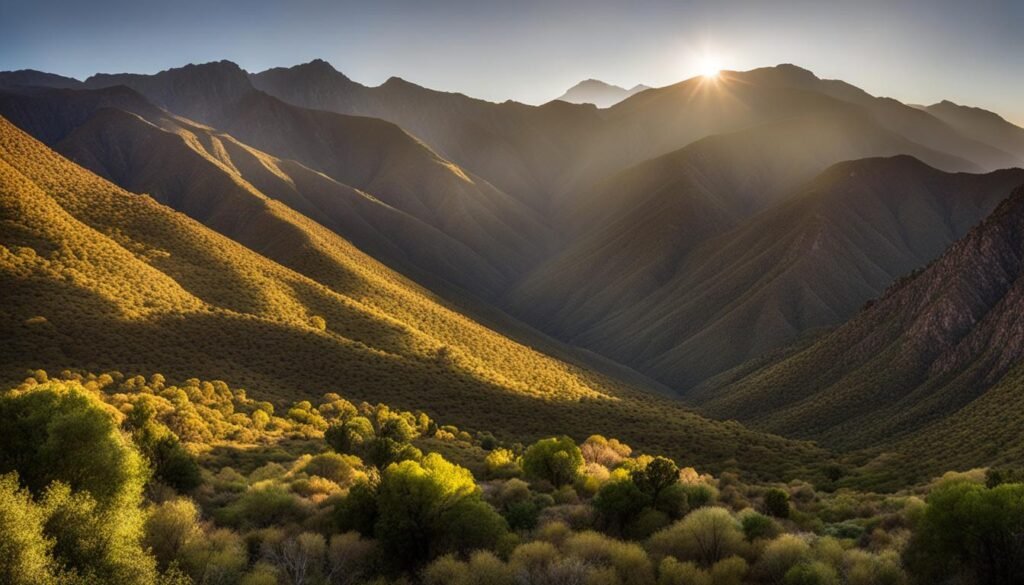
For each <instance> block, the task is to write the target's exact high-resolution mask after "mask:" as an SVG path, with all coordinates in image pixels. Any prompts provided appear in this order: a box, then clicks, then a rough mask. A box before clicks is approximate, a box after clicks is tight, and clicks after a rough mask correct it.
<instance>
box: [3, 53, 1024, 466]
mask: <svg viewBox="0 0 1024 585" xmlns="http://www.w3.org/2000/svg"><path fill="white" fill-rule="evenodd" d="M570 102H581V103H570ZM595 105H596V106H598V107H595ZM0 116H2V117H3V118H4V119H5V122H4V126H3V130H4V134H3V135H4V151H3V153H4V157H5V158H4V160H5V172H4V176H5V177H6V182H5V186H4V196H5V202H6V203H5V205H6V206H7V212H6V213H5V219H4V221H5V225H7V226H8V227H10V228H11V229H10V230H8V229H5V232H4V233H5V235H4V241H3V242H2V244H3V246H4V248H3V250H4V251H5V261H4V272H3V274H4V285H5V287H6V286H8V285H10V287H11V288H10V289H9V290H16V291H18V294H17V295H16V296H18V297H19V298H22V297H23V299H24V300H23V302H19V303H16V304H12V305H11V306H9V307H7V308H6V309H5V311H6V317H5V323H7V324H8V326H9V327H11V329H10V330H8V331H7V332H6V333H8V334H10V335H12V336H15V337H16V338H17V339H18V340H19V342H18V344H17V345H13V346H10V347H9V348H8V351H6V352H4V353H5V355H4V356H3V359H2V360H0V363H2V364H3V366H2V367H3V376H4V378H5V379H15V378H17V377H18V374H19V372H21V371H23V370H24V369H25V368H26V367H32V368H35V367H45V368H47V369H61V368H65V367H69V368H70V367H79V368H81V367H102V368H126V369H131V370H133V371H136V370H139V371H141V370H147V369H148V370H158V371H165V372H166V373H170V374H174V373H176V372H180V373H182V374H184V373H185V372H186V371H188V372H189V373H190V374H195V375H200V374H201V375H202V376H204V377H208V378H216V377H225V376H228V377H231V378H232V379H231V380H230V382H231V384H232V386H237V385H245V386H247V387H248V388H249V389H250V390H251V391H253V392H255V393H259V394H261V395H263V396H267V397H277V398H284V397H289V398H295V396H296V395H301V394H302V393H304V392H307V390H305V388H308V387H309V386H311V385H315V386H320V387H325V386H330V385H331V384H335V383H345V384H351V386H352V388H351V389H350V390H349V392H350V393H351V394H352V395H354V396H358V397H360V398H364V399H366V400H371V401H373V400H379V401H383V400H386V401H387V402H389V403H391V404H395V405H396V406H399V407H402V408H420V409H425V410H428V411H438V412H440V411H443V412H444V413H445V418H446V419H447V420H453V421H454V422H457V423H458V424H460V425H463V424H465V425H467V426H469V427H474V426H475V427H477V428H492V429H496V430H497V431H498V432H503V433H506V434H508V435H509V436H513V435H514V434H515V433H517V432H523V431H525V433H526V434H528V435H530V434H531V433H532V435H530V436H534V435H536V436H539V434H540V433H543V432H544V431H543V430H542V429H548V430H550V429H551V428H562V429H565V431H566V432H570V433H572V434H576V435H580V436H581V437H582V436H585V435H587V434H590V433H591V432H599V431H601V430H602V429H605V428H609V429H616V430H615V434H616V436H620V437H623V438H628V439H630V440H631V442H635V443H636V444H640V445H644V446H647V445H650V446H651V448H654V447H657V449H659V450H660V451H665V452H671V453H675V454H676V455H678V456H680V457H684V458H689V459H693V460H695V461H696V460H699V461H700V463H701V464H704V465H709V466H712V467H714V468H715V469H723V468H726V467H728V466H736V467H740V468H743V469H746V470H753V471H754V472H757V473H763V474H766V475H771V474H773V473H774V474H775V475H779V476H781V475H786V474H791V473H792V472H793V471H794V470H796V469H797V468H798V467H800V466H810V465H812V464H814V463H815V462H817V463H820V462H823V461H825V460H827V459H828V457H829V455H828V453H827V452H826V451H825V450H824V449H821V448H819V447H817V446H814V445H812V444H810V443H807V442H805V441H807V440H813V441H816V442H818V443H819V444H820V445H821V446H822V447H824V448H825V449H830V450H834V451H836V452H844V453H845V452H852V453H858V454H861V455H859V457H860V459H856V458H855V461H856V462H857V464H858V465H859V464H864V465H867V466H869V467H870V466H871V465H874V463H873V462H874V461H875V460H874V459H872V458H873V457H876V456H877V457H882V455H883V454H887V453H896V454H897V456H893V457H888V458H886V459H885V461H887V462H888V466H887V467H885V470H884V473H883V472H881V471H878V472H877V475H876V476H872V477H874V479H873V481H879V482H884V481H888V480H887V479H886V478H887V477H890V476H892V475H893V474H927V473H930V472H933V471H935V470H936V468H935V466H934V465H932V461H931V460H925V459H923V458H921V457H917V458H916V459H915V457H914V456H915V455H917V454H920V453H921V452H922V450H923V449H924V447H923V445H927V444H928V442H929V441H935V440H937V437H940V436H944V435H945V436H949V435H954V434H955V435H956V436H967V435H968V434H970V433H971V431H972V429H975V428H986V429H988V428H993V427H998V428H1000V430H999V431H998V433H997V434H985V433H980V434H979V435H978V437H979V438H977V439H973V438H972V439H971V440H969V441H965V442H964V443H963V449H962V451H961V452H959V453H958V454H957V455H956V456H955V457H954V456H953V454H952V453H951V454H950V457H949V458H947V459H946V461H955V462H956V463H957V464H962V465H964V466H971V465H982V464H989V463H1013V462H1016V461H1018V460H1020V461H1022V462H1024V453H1018V450H1016V449H1012V448H1009V447H1007V448H1006V449H1002V450H993V449H992V448H991V447H989V446H986V445H991V444H992V443H991V441H997V444H1006V445H1010V444H1011V443H1012V441H1014V440H1016V439H1017V438H1018V436H1019V435H1018V430H1019V429H1020V430H1024V426H1021V425H1018V424H1016V423H1012V424H1007V421H1005V420H1004V419H1001V418H1000V416H1001V410H1000V408H999V405H1000V404H1006V403H1008V402H1007V401H1010V402H1012V401H1013V400H1015V399H1014V398H1013V396H1014V395H1015V394H1014V392H1015V390H1016V389H1018V388H1019V379H1020V373H1019V372H1018V371H1017V369H1018V368H1016V365H1017V364H1018V363H1019V362H1020V357H1021V356H1020V352H1019V351H1018V350H1019V349H1020V348H1019V347H1018V345H1020V344H1018V343H1017V341H1018V337H1021V333H1020V332H1019V331H1018V329H1019V325H1018V323H1017V321H1016V319H1015V315H1017V314H1020V313H1019V311H1017V310H1016V309H1018V308H1019V307H1016V304H1015V303H1017V301H1016V300H1015V299H1016V296H1017V295H1018V292H1017V288H1018V284H1017V282H1018V276H1019V267H1018V266H1017V263H1018V261H1019V260H1020V258H1021V257H1022V253H1021V252H1022V250H1021V248H1020V246H1021V240H1020V237H1019V234H1018V233H1017V232H1018V231H1019V230H1018V229H1017V228H1019V227H1020V225H1021V222H1022V221H1024V215H1022V213H1024V209H1022V205H1021V204H1020V201H1022V199H1021V194H1020V191H1019V189H1018V188H1019V187H1020V186H1021V185H1024V170H1021V169H1020V168H1017V167H1022V166H1024V129H1021V128H1018V127H1016V126H1014V125H1012V124H1010V123H1009V122H1007V121H1006V120H1004V119H1003V118H1001V117H999V116H998V115H996V114H994V113H991V112H986V111H984V110H979V109H976V108H969V107H965V106H960V105H956V104H953V103H950V102H940V103H937V104H935V105H932V106H912V105H907V104H903V103H901V102H899V101H897V100H894V99H891V98H885V97H876V96H872V95H870V94H868V93H866V92H864V91H862V90H860V89H858V88H856V87H854V86H852V85H849V84H847V83H845V82H842V81H837V80H825V79H820V78H818V77H817V76H815V75H814V74H813V73H811V72H809V71H807V70H804V69H801V68H799V67H796V66H793V65H779V66H776V67H768V68H762V69H755V70H752V71H746V72H735V71H724V72H722V73H721V74H720V76H719V77H718V78H705V77H701V78H694V79H689V80H685V81H682V82H680V83H677V84H674V85H670V86H666V87H661V88H646V87H641V86H638V87H637V88H634V89H633V90H629V91H627V90H624V89H623V88H615V87H614V86H607V85H606V84H601V83H600V82H595V81H593V80H591V81H588V82H584V83H582V84H580V85H578V86H576V87H575V88H573V89H572V90H570V92H567V94H566V95H565V96H563V97H562V98H560V99H559V100H554V101H552V102H550V103H547V104H543V105H540V106H530V105H526V104H520V103H516V102H512V101H507V102H504V103H493V102H487V101H484V100H478V99H475V98H471V97H468V96H465V95H462V94H457V93H446V92H441V91H435V90H432V89H428V88H424V87H420V86H417V85H415V84H412V83H409V82H406V81H404V80H401V79H399V78H391V79H389V80H388V81H387V82H385V83H383V84H381V85H380V86H376V87H369V86H365V85H362V84H360V83H358V82H355V81H353V80H351V79H349V78H348V77H346V76H345V75H344V74H343V73H341V72H339V71H337V70H336V69H334V68H333V67H332V66H331V65H330V64H328V63H327V62H325V61H321V60H315V61H312V62H310V63H306V64H302V65H298V66H295V67H291V68H276V69H270V70H267V71H263V72H258V73H250V72H247V71H244V70H243V69H241V68H240V67H238V66H237V65H236V64H234V63H231V62H228V61H220V62H215V63H207V64H199V65H188V66H185V67H181V68H176V69H170V70H167V71H163V72H160V73H157V74H152V75H148V74H97V75H94V76H92V77H90V78H88V79H86V80H84V81H78V80H75V79H70V78H66V77H61V76H57V75H52V74H48V73H42V72H35V71H17V72H5V73H0ZM1011 193H1015V194H1014V195H1012V196H1011ZM142 194H145V196H140V195H142ZM48 218H49V219H48ZM100 259H102V260H100ZM111 281H113V282H111ZM87 337H88V338H90V339H93V340H94V341H93V342H91V343H89V344H81V343H79V341H80V340H82V339H85V338H87ZM127 339H131V340H133V342H132V343H127V342H126V341H125V340H127ZM30 354H32V357H31V358H30V359H27V358H26V356H27V355H30ZM186 366H187V367H186ZM197 368H199V369H200V370H202V371H197ZM680 401H681V402H680ZM690 406H692V407H695V408H697V409H698V410H699V411H700V412H701V413H702V414H704V415H708V416H711V417H713V418H719V419H737V420H739V421H740V422H742V423H744V424H745V425H749V426H751V427H753V429H755V430H750V429H748V428H746V427H744V426H740V425H738V424H736V423H735V422H724V423H723V422H716V421H714V420H709V419H708V418H705V417H703V416H700V415H698V414H696V413H695V412H694V411H693V410H691V409H690V408H689V407H690ZM997 421H1002V422H1001V423H1000V422H997ZM1000 424H1001V425H1002V426H1000ZM619 429H632V433H633V434H632V435H630V434H627V433H626V432H625V431H622V430H619ZM993 433H995V431H993ZM698 436H699V437H701V438H700V439H697V438H696V437H698ZM781 436H786V437H792V438H793V439H784V438H781ZM982 437H984V438H985V440H983V439H982ZM986 441H988V442H986ZM773 451H775V452H777V453H780V454H781V455H780V459H781V460H782V461H785V462H787V463H785V464H784V465H781V466H777V465H776V464H775V463H773V462H771V461H762V459H764V457H765V454H766V453H770V452H773ZM883 452H884V453H883ZM800 461H802V462H803V463H799V462H800ZM904 461H916V463H914V464H912V465H911V464H903V463H900V464H899V465H892V463H893V462H904ZM779 467H781V468H782V470H783V471H782V472H778V471H777V469H778V468H779ZM876 467H877V466H875V467H870V469H873V470H875V469H876ZM876 471H877V470H876ZM872 473H875V472H874V471H873V472H872ZM886 474H889V475H888V476H887V475H886ZM901 477H904V476H903V475H901Z"/></svg>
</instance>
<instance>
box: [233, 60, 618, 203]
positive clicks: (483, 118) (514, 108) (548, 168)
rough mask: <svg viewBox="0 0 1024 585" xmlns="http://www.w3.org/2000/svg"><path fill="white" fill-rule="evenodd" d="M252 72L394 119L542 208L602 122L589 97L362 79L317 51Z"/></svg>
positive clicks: (358, 111)
mask: <svg viewBox="0 0 1024 585" xmlns="http://www.w3.org/2000/svg"><path fill="white" fill-rule="evenodd" d="M252 80H253V84H254V85H255V86H256V87H257V88H259V89H261V90H263V91H266V92H267V93H269V94H271V95H274V96H276V97H279V98H281V99H282V100H284V101H286V102H289V103H293V104H297V105H300V106H304V107H309V108H315V109H320V110H328V111H332V112H339V113H343V114H351V115H358V116H369V117H374V118H380V119H383V120H388V121H391V122H394V123H395V124H398V125H399V126H401V127H402V128H404V129H405V130H407V131H409V132H410V133H412V134H413V135H414V136H416V137H417V138H420V139H421V140H423V141H425V142H426V143H427V144H429V145H430V146H431V147H432V148H434V149H435V150H437V151H438V152H439V153H440V154H442V155H443V156H445V157H446V158H449V159H451V160H453V161H456V162H458V163H459V164H460V165H462V166H464V167H466V168H467V169H470V170H471V171H472V172H474V173H476V174H479V175H481V176H483V177H485V178H486V179H487V180H488V181H490V182H492V183H494V184H495V185H496V186H498V187H499V188H500V189H502V190H503V191H505V192H507V193H509V194H511V195H514V196H516V197H517V198H519V199H520V200H521V201H523V202H524V203H526V204H527V205H530V206H531V207H533V208H535V209H547V207H548V204H549V201H550V199H551V198H552V197H553V196H554V195H555V194H556V193H558V192H560V191H561V190H562V189H563V188H564V187H565V185H564V184H563V183H564V179H563V176H564V175H565V173H566V169H568V168H570V167H572V166H573V165H575V164H576V163H575V160H576V151H577V150H578V149H579V148H580V145H581V144H584V143H587V142H590V141H592V140H596V139H597V132H598V131H599V129H600V124H601V117H600V115H599V114H598V112H597V110H596V109H595V108H594V107H593V106H590V105H586V106H582V105H575V104H568V103H565V102H557V101H556V102H552V103H548V104H545V105H543V106H528V105H525V104H520V103H516V102H512V101H508V102H504V103H500V104H497V103H492V102H487V101H484V100H479V99H474V98H470V97H468V96H465V95H463V94H459V93H448V92H441V91H435V90H431V89H427V88H424V87H420V86H418V85H416V84H413V83H409V82H407V81H405V80H402V79H399V78H397V77H393V78H391V79H389V80H387V82H385V83H383V84H382V85H380V86H378V87H367V86H364V85H361V84H359V83H357V82H355V81H352V80H351V79H349V78H348V77H346V76H345V75H344V74H342V73H341V72H339V71H337V70H335V69H334V68H333V67H332V66H331V65H330V64H329V63H327V62H325V61H322V60H319V59H317V60H314V61H311V62H309V63H305V64H302V65H296V66H294V67H290V68H275V69H269V70H267V71H263V72H260V73H257V74H253V75H252Z"/></svg>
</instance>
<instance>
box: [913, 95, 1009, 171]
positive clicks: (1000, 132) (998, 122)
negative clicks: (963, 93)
mask: <svg viewBox="0 0 1024 585" xmlns="http://www.w3.org/2000/svg"><path fill="white" fill-rule="evenodd" d="M924 109H925V110H926V111H927V112H928V113H929V114H931V115H933V116H935V117H936V118H939V119H940V120H942V121H943V122H945V123H947V124H949V125H950V126H951V127H953V128H955V129H956V130H957V131H958V132H960V133H961V134H963V135H964V136H969V137H971V138H973V139H974V140H978V141H980V142H985V143H988V144H991V145H993V146H996V147H999V148H1001V149H1002V150H1004V151H1006V152H1008V153H1011V154H1012V155H1014V156H1015V157H1017V161H1016V164H1017V165H1018V166H1021V165H1024V128H1021V127H1019V126H1016V125H1014V124H1011V123H1010V122H1007V121H1006V120H1005V119H1003V117H1002V116H1000V115H999V114H996V113H993V112H989V111H988V110H983V109H981V108H972V107H969V106H961V105H958V104H954V103H953V102H951V101H942V102H939V103H937V104H933V105H931V106H928V107H926V108H924Z"/></svg>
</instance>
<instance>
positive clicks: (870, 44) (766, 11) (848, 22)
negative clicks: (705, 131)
mask: <svg viewBox="0 0 1024 585" xmlns="http://www.w3.org/2000/svg"><path fill="white" fill-rule="evenodd" d="M0 17H2V18H0V70H17V69H36V70H40V71H46V72H50V73H56V74H59V75H65V76H69V77H74V78H78V79H84V78H85V77H88V75H91V74H94V73H100V72H103V73H155V72H157V71H161V70H165V69H168V68H174V67H180V66H182V65H184V64H186V63H190V62H191V63H203V62H210V61H217V60H222V59H226V60H230V61H233V62H235V63H237V64H238V65H239V66H240V67H242V68H244V69H245V70H247V71H250V72H257V71H262V70H265V69H269V68H272V67H282V66H284V67H287V66H292V65H296V64H300V63H305V62H308V61H311V60H313V59H315V58H321V59H324V60H326V61H328V62H329V63H331V64H332V65H333V66H334V67H335V68H336V69H337V70H338V71H340V72H342V73H344V74H345V75H346V76H348V77H349V78H351V79H353V80H355V81H358V82H360V83H362V84H364V85H369V86H375V85H379V84H380V83H383V82H384V81H385V80H387V79H388V78H389V77H393V76H394V77H400V78H402V79H405V80H408V81H410V82H412V83H416V84H417V85H421V86H424V87H429V88H432V89H437V90H441V91H452V92H459V93H463V94H466V95H468V96H471V97H475V98H479V99H484V100H488V101H493V102H503V101H506V100H509V99H511V100H514V101H518V102H521V103H525V104H533V105H537V104H541V103H545V102H548V101H550V100H553V99H556V98H557V97H559V96H560V95H562V93H563V92H565V91H566V90H567V89H569V88H570V87H572V86H573V85H575V84H577V83H579V82H580V81H583V80H585V79H591V78H592V79H598V80H601V81H604V82H606V83H609V84H612V85H618V86H620V87H624V88H631V87H633V86H634V85H637V84H644V85H648V86H651V87H662V86H665V85H670V84H672V83H676V82H678V81H682V80H685V79H688V78H691V77H694V76H697V75H699V74H700V73H701V71H702V69H703V68H706V67H707V64H708V63H709V62H710V63H714V66H715V67H718V68H721V69H728V70H735V71H744V70H749V69H754V68H757V67H761V66H772V65H775V64H781V63H792V64H795V65H797V66H799V67H802V68H805V69H808V70H810V71H812V72H814V73H815V75H817V76H818V77H820V78H822V79H841V80H843V81H846V82H848V83H851V84H853V85H855V86H857V87H859V88H861V89H863V90H865V91H867V92H868V93H871V94H872V95H876V96H885V97H893V98H895V99H898V100H899V101H902V102H904V103H907V104H922V105H927V104H933V103H937V102H941V101H943V100H949V101H952V102H954V103H957V104H962V105H969V106H973V107H979V108H983V109H986V110H990V111H993V112H996V113H998V114H999V115H1001V116H1003V117H1004V118H1005V119H1007V120H1009V121H1011V122H1013V123H1014V124H1017V125H1019V126H1021V125H1024V79H1020V78H1019V77H1018V76H1016V75H1015V73H1016V72H1017V71H1019V70H1020V67H1021V66H1022V65H1024V57H1022V56H1024V39H1022V38H1021V37H1020V35H1019V34H1017V33H1016V31H1018V30H1019V29H1020V27H1021V26H1024V5H1020V4H1014V3H1013V2H1011V1H1009V0H986V1H984V2H981V3H975V4H974V5H972V6H961V5H959V4H958V3H956V2H951V1H945V0H943V1H942V2H927V1H926V0H910V1H908V2H903V3H901V4H900V5H898V6H889V5H887V4H886V3H885V2H881V1H880V0H872V1H870V2H860V3H838V4H830V5H829V6H819V5H816V4H814V3H810V2H804V1H803V0H789V1H788V2H785V3H781V4H779V3H776V4H773V5H772V6H763V5H761V4H760V3H758V2H755V1H754V0H737V1H734V2H729V3H720V4H719V3H704V2H665V1H651V2H645V3H643V4H641V5H635V6H628V7H626V6H620V5H617V4H616V3H614V2H611V1H610V0H608V1H604V0H602V1H600V2H596V3H593V2H591V3H584V2H581V1H577V0H570V1H566V2H560V3H556V4H549V3H543V2H532V1H531V2H526V3H518V4H517V5H516V6H507V5H501V4H491V3H483V4H482V5H477V4H476V3H470V2H467V1H464V0H449V1H446V2H442V3H441V4H439V5H435V6H429V7H428V6H421V5H419V4H418V3H414V2H408V1H394V2H385V3H380V4H376V5H373V6H364V5H360V4H359V3H352V2H341V3H331V2H326V1H324V0H302V1H301V2H297V3H291V4H289V5H288V6H280V5H278V4H277V3H274V2H271V1H269V0H257V1H255V2H247V3H241V2H239V1H238V0H230V1H228V2H224V3H220V4H218V5H216V6H205V5H204V4H203V3H201V2H199V1H198V0H182V2H179V3H176V4H175V5H173V6H171V5H168V4H166V3H159V2H140V3H135V2H128V1H126V0H100V1H98V2H91V3H89V4H88V5H82V3H72V2H67V1H66V0H47V1H42V2H34V3H31V4H20V5H0ZM837 23H838V24H837ZM951 41H952V42H951Z"/></svg>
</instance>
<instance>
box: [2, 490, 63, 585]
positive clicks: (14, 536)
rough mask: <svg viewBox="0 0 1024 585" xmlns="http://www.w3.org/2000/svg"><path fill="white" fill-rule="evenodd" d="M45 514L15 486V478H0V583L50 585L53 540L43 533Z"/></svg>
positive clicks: (52, 576) (29, 497) (26, 494)
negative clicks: (0, 536)
mask: <svg viewBox="0 0 1024 585" xmlns="http://www.w3.org/2000/svg"><path fill="white" fill-rule="evenodd" d="M45 519H46V515H45V512H44V511H43V510H42V509H41V508H40V507H39V506H37V505H36V504H35V503H34V502H33V501H32V496H31V495H29V493H28V491H26V490H23V489H21V488H20V487H19V486H18V477H17V475H15V474H7V475H2V476H0V535H3V537H2V538H0V583H8V584H10V585H36V584H40V585H54V584H56V582H57V578H56V575H55V574H54V570H55V568H56V567H55V563H54V562H53V559H52V557H51V556H50V555H51V551H52V549H53V544H54V543H53V540H51V539H49V538H47V537H46V535H45V534H44V533H43V522H44V521H45Z"/></svg>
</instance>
